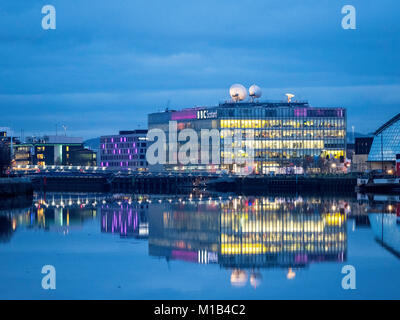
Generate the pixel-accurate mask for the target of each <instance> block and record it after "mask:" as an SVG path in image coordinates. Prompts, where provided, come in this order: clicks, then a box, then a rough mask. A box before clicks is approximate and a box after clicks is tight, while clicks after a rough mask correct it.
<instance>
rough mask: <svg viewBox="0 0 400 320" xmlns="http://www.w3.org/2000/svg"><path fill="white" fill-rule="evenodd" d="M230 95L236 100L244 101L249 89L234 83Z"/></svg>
mask: <svg viewBox="0 0 400 320" xmlns="http://www.w3.org/2000/svg"><path fill="white" fill-rule="evenodd" d="M229 95H230V96H231V98H232V100H233V101H234V102H239V101H243V100H244V99H246V97H247V90H246V88H245V87H243V86H242V85H241V84H234V85H232V86H231V87H230V88H229Z"/></svg>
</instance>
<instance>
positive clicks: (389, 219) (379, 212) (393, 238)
mask: <svg viewBox="0 0 400 320" xmlns="http://www.w3.org/2000/svg"><path fill="white" fill-rule="evenodd" d="M367 203H368V207H367V213H368V219H369V222H370V225H371V229H372V231H373V233H374V235H375V240H376V241H377V242H378V243H379V244H380V245H381V246H382V247H383V248H385V249H386V250H388V251H389V252H391V253H392V254H394V255H395V256H396V257H399V258H400V224H399V222H400V196H396V195H370V196H369V198H368V202H367Z"/></svg>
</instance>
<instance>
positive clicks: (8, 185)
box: [0, 178, 33, 198]
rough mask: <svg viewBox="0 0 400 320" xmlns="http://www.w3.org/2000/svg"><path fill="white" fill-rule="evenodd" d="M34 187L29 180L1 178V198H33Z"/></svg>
mask: <svg viewBox="0 0 400 320" xmlns="http://www.w3.org/2000/svg"><path fill="white" fill-rule="evenodd" d="M32 194H33V186H32V182H31V180H30V179H29V178H0V198H11V197H18V196H32Z"/></svg>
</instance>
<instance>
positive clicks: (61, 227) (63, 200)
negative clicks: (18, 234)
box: [1, 193, 99, 234]
mask: <svg viewBox="0 0 400 320" xmlns="http://www.w3.org/2000/svg"><path fill="white" fill-rule="evenodd" d="M98 201H99V198H98V196H97V195H89V194H85V195H82V194H56V193H49V194H36V195H35V197H34V199H33V204H32V205H31V206H30V207H28V208H24V209H9V210H8V212H6V211H3V212H2V213H1V217H2V219H9V220H10V221H11V226H12V230H11V233H13V232H14V231H16V229H18V228H19V227H24V228H27V229H43V230H45V231H53V232H60V233H63V234H68V233H69V231H70V230H71V229H74V228H78V229H80V228H81V227H82V224H83V222H84V221H85V220H87V219H94V218H96V215H97V206H98ZM2 225H4V224H2Z"/></svg>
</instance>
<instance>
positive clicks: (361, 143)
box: [351, 137, 374, 172]
mask: <svg viewBox="0 0 400 320" xmlns="http://www.w3.org/2000/svg"><path fill="white" fill-rule="evenodd" d="M373 140H374V138H373V137H362V138H356V139H355V144H354V146H355V151H354V155H353V158H352V161H351V171H352V172H365V171H367V170H368V163H367V160H368V154H369V152H370V150H371V146H372V142H373Z"/></svg>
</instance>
